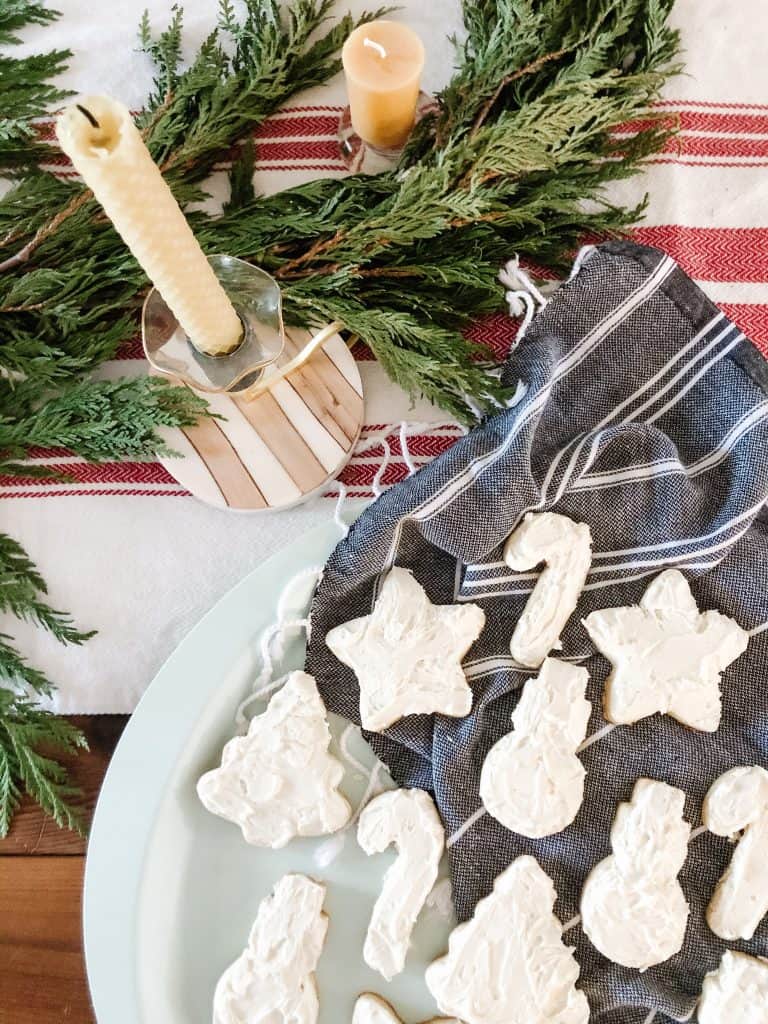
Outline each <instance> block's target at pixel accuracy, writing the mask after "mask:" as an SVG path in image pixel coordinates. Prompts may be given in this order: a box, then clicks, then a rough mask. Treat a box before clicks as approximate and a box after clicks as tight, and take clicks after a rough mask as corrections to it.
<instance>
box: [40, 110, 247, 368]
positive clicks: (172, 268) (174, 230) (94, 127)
mask: <svg viewBox="0 0 768 1024" xmlns="http://www.w3.org/2000/svg"><path fill="white" fill-rule="evenodd" d="M56 135H57V137H58V140H59V144H60V145H61V148H62V149H63V150H64V152H65V153H66V155H67V156H68V157H69V159H70V160H71V161H72V164H73V165H74V167H75V170H76V171H78V173H79V174H80V175H81V176H82V178H83V180H84V181H85V183H86V185H88V187H89V188H90V189H91V191H92V192H93V194H94V196H95V197H96V199H97V200H98V201H99V203H101V205H102V206H103V208H104V212H105V213H106V215H107V216H108V217H109V219H110V220H111V221H112V223H113V224H114V226H115V229H116V230H117V232H118V234H119V235H120V236H121V237H122V238H123V240H124V241H125V243H126V245H127V246H128V248H129V249H130V250H131V252H132V253H133V255H134V256H135V257H136V259H137V260H138V262H139V263H140V264H141V266H142V267H143V268H144V271H145V272H146V274H147V276H148V277H149V279H150V280H151V281H152V282H153V284H154V285H155V287H156V288H157V290H158V291H159V292H160V294H161V295H162V297H163V299H164V300H165V302H166V303H167V305H168V307H169V308H170V309H171V311H172V312H173V314H174V316H175V317H176V319H177V320H178V322H179V324H180V325H181V327H182V329H183V330H184V331H185V332H186V334H187V336H188V338H189V339H190V341H191V342H192V343H193V344H194V346H195V348H197V349H198V350H199V351H200V352H203V353H204V354H206V355H211V356H214V355H224V354H225V353H227V352H229V351H231V350H232V349H233V348H235V347H236V346H237V343H238V342H239V340H240V336H241V334H242V325H241V323H240V319H239V317H238V315H237V313H236V312H235V310H234V307H233V306H232V303H231V302H230V301H229V299H228V298H227V295H226V293H225V292H224V289H223V288H222V286H221V285H220V284H219V281H218V280H217V278H216V275H215V274H214V272H213V270H211V268H210V266H209V264H208V260H207V259H206V258H205V254H204V253H203V250H202V249H201V248H200V246H199V244H198V242H197V239H196V238H195V236H194V235H193V234H192V229H191V228H190V226H189V224H188V223H187V219H186V217H185V216H184V214H183V213H182V211H181V209H180V207H179V205H178V203H177V202H176V200H175V199H174V198H173V194H172V192H171V190H170V188H169V187H168V185H167V184H166V182H165V180H164V179H163V176H162V174H161V173H160V169H159V168H158V166H157V165H156V164H155V163H154V161H153V160H152V157H151V156H150V154H149V150H148V149H147V147H146V146H145V145H144V141H143V140H142V138H141V135H140V134H139V131H138V129H137V128H136V125H135V124H134V121H133V118H132V117H131V114H130V112H129V111H128V109H127V108H126V107H124V106H123V104H122V103H118V102H117V101H116V100H113V99H109V98H108V97H106V96H87V97H85V98H84V99H83V100H82V101H81V102H80V104H73V105H72V106H70V107H67V108H66V110H64V111H63V113H62V114H60V116H59V118H58V120H57V122H56Z"/></svg>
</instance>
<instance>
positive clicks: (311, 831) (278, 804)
mask: <svg viewBox="0 0 768 1024" xmlns="http://www.w3.org/2000/svg"><path fill="white" fill-rule="evenodd" d="M330 742H331V733H330V730H329V728H328V720H327V717H326V713H325V706H324V705H323V702H322V699H321V697H320V694H319V693H318V690H317V685H316V684H315V680H314V679H313V678H312V676H310V675H307V673H306V672H292V673H291V675H290V676H289V677H288V679H287V680H286V682H285V684H284V686H283V687H282V689H280V690H278V692H277V693H276V694H275V695H274V696H273V697H272V699H271V700H270V702H269V706H268V707H267V710H266V711H265V712H264V714H262V715H258V716H257V717H255V718H254V719H252V721H251V724H250V727H249V729H248V734H247V735H246V736H236V737H235V738H234V739H232V740H230V741H229V742H228V743H227V744H226V746H225V747H224V752H223V754H222V758H221V767H220V768H215V769H214V770H213V771H210V772H207V773H206V774H205V775H203V776H202V778H201V779H200V781H199V782H198V784H197V792H198V795H199V796H200V799H201V800H202V802H203V804H204V805H205V807H206V808H207V809H208V810H209V811H211V812H212V813H213V814H218V815H219V816H220V817H222V818H226V819H227V820H228V821H232V822H234V823H235V824H237V825H239V826H240V828H241V829H242V832H243V836H244V838H245V839H246V841H247V842H249V843H252V844H253V845H255V846H271V847H273V848H274V849H277V848H279V847H281V846H285V844H286V843H288V842H290V840H291V839H293V838H294V837H295V836H322V835H327V834H328V833H330V832H335V831H336V830H337V829H340V828H342V827H343V826H344V825H346V823H347V822H348V821H349V818H350V814H351V809H350V806H349V804H348V803H347V801H346V800H345V799H344V797H343V796H342V795H341V793H339V791H338V788H337V787H338V785H339V783H340V782H341V779H342V776H343V774H344V769H343V767H342V765H341V763H340V762H339V761H338V760H337V759H336V758H335V757H334V756H333V755H332V754H330V753H329V751H328V746H329V744H330Z"/></svg>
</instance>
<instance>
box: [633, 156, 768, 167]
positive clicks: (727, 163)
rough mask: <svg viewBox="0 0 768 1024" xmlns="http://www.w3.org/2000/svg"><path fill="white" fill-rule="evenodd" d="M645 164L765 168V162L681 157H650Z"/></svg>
mask: <svg viewBox="0 0 768 1024" xmlns="http://www.w3.org/2000/svg"><path fill="white" fill-rule="evenodd" d="M645 163H646V164H674V165H675V167H735V168H737V169H739V168H742V167H765V165H766V163H768V161H766V160H738V159H737V160H686V159H685V157H683V156H677V157H652V158H650V159H646V160H645Z"/></svg>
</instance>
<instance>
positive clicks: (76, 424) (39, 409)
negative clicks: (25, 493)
mask: <svg viewBox="0 0 768 1024" xmlns="http://www.w3.org/2000/svg"><path fill="white" fill-rule="evenodd" d="M2 390H3V389H2V387H1V386H0V395H1V394H2ZM19 390H21V389H19ZM23 390H24V391H26V390H27V388H26V387H24V389H23ZM6 393H7V391H6ZM20 405H21V407H22V408H23V407H24V406H26V411H25V412H24V413H22V414H21V415H17V416H14V417H4V416H3V417H0V453H2V455H0V465H1V464H2V462H1V460H2V459H3V458H4V459H7V460H8V461H11V460H16V459H19V458H21V457H23V455H24V453H25V452H26V451H27V450H28V449H29V448H30V447H39V448H51V447H64V448H68V449H69V450H70V451H72V452H73V453H74V454H75V455H79V456H81V457H82V458H84V459H87V460H88V461H89V462H102V461H104V460H105V459H109V460H111V459H121V458H130V459H142V458H152V457H154V456H155V455H157V454H163V455H169V454H172V452H171V450H170V449H169V448H168V446H167V445H166V444H165V442H164V441H163V440H162V438H161V437H160V436H159V435H158V433H157V428H158V427H164V426H167V427H186V426H192V425H193V424H194V423H196V422H197V421H198V420H199V419H200V416H201V415H203V414H204V412H205V410H206V403H205V400H204V399H203V398H201V397H200V396H198V395H195V394H190V393H188V392H187V390H186V389H185V388H181V387H173V386H169V385H167V384H166V383H165V382H163V381H160V380H158V379H157V378H155V377H136V378H120V379H118V380H89V379H86V380H82V381H78V382H76V383H74V384H72V385H71V386H70V387H68V388H67V389H66V390H64V391H61V392H59V393H58V394H55V395H53V396H52V397H50V398H48V400H47V401H44V402H42V403H41V404H39V405H37V404H35V405H31V404H28V402H27V395H26V394H24V395H23V396H20ZM23 468H24V469H25V474H24V475H28V474H27V473H26V467H23ZM3 469H4V471H5V472H8V466H7V465H6V466H3Z"/></svg>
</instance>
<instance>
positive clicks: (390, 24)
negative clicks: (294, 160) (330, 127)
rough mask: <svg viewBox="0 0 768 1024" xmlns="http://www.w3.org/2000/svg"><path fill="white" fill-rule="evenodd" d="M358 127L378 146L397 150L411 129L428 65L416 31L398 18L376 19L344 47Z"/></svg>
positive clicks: (352, 110)
mask: <svg viewBox="0 0 768 1024" xmlns="http://www.w3.org/2000/svg"><path fill="white" fill-rule="evenodd" d="M341 59H342V62H343V64H344V73H345V75H346V79H347V94H348V96H349V110H350V117H351V120H352V127H353V128H354V129H355V131H356V132H357V134H358V135H359V136H360V138H361V139H362V140H363V141H364V142H367V143H368V144H369V145H370V146H374V147H375V148H377V149H397V148H399V147H401V146H403V145H404V144H405V142H406V140H407V138H408V136H409V135H410V133H411V129H412V128H413V122H414V118H415V115H416V104H417V103H418V99H419V83H420V80H421V72H422V70H423V68H424V47H423V45H422V43H421V40H420V39H419V37H418V36H417V35H416V33H415V32H414V31H413V30H412V29H410V28H408V26H407V25H401V24H399V23H398V22H396V21H372V22H370V23H369V24H368V25H361V26H360V27H359V28H356V29H355V31H354V32H352V33H351V35H350V36H349V38H348V39H347V41H346V42H345V43H344V48H343V50H342V52H341Z"/></svg>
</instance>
